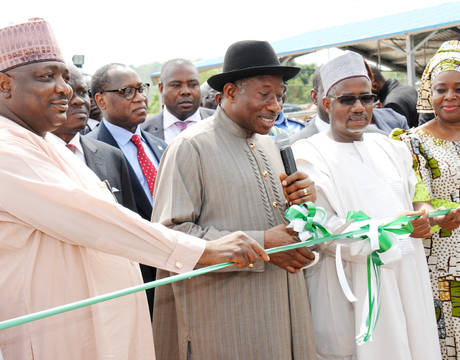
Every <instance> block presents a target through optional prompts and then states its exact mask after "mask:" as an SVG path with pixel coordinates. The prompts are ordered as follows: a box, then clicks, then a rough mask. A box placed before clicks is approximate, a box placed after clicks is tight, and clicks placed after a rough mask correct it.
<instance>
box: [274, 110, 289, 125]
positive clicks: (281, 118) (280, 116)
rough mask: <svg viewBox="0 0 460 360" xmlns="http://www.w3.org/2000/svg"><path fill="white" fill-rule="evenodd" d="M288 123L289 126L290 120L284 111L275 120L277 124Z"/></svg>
mask: <svg viewBox="0 0 460 360" xmlns="http://www.w3.org/2000/svg"><path fill="white" fill-rule="evenodd" d="M280 125H286V126H288V122H287V119H286V116H284V112H282V111H281V112H280V114H279V115H278V119H277V120H276V121H275V126H280Z"/></svg>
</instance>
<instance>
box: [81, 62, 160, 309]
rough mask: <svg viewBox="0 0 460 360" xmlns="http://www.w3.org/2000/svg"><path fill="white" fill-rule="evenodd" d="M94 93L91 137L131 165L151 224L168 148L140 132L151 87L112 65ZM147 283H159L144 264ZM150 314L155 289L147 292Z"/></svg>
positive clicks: (97, 77) (142, 211) (140, 207)
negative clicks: (97, 118) (97, 115)
mask: <svg viewBox="0 0 460 360" xmlns="http://www.w3.org/2000/svg"><path fill="white" fill-rule="evenodd" d="M91 93H92V95H93V97H94V100H95V101H96V103H97V105H98V106H99V108H100V109H101V111H102V115H103V119H102V121H101V124H100V125H99V126H98V127H97V128H96V129H95V130H93V131H91V132H90V133H89V134H88V135H87V137H89V138H93V139H96V140H99V141H103V142H105V143H107V144H109V145H112V146H115V147H117V148H119V149H120V150H121V151H122V152H123V154H124V155H125V157H126V160H127V161H128V171H129V176H130V180H131V187H132V191H133V194H134V199H135V201H136V210H137V213H138V214H139V215H140V216H142V217H143V218H144V219H146V220H149V221H150V218H151V215H152V204H153V200H152V194H153V188H154V183H155V178H156V171H157V169H158V165H159V162H160V159H161V156H162V155H163V152H164V150H165V149H166V146H167V144H166V143H165V142H164V141H163V140H161V139H158V138H157V137H155V136H153V135H152V134H149V133H147V132H145V131H143V130H141V129H140V128H139V125H140V124H142V123H143V122H144V121H145V118H146V116H147V94H148V84H143V83H142V81H141V79H140V77H139V75H138V74H137V73H136V72H135V71H134V70H133V69H131V68H130V67H128V66H125V65H123V64H108V65H105V66H103V67H101V68H100V69H99V70H97V71H96V72H95V73H94V75H93V79H92V83H91ZM141 271H142V276H143V278H144V282H149V281H153V280H155V276H156V269H155V268H151V267H148V266H144V265H142V264H141ZM147 298H148V302H149V307H150V314H152V309H153V289H151V290H147Z"/></svg>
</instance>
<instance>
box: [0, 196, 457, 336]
mask: <svg viewBox="0 0 460 360" xmlns="http://www.w3.org/2000/svg"><path fill="white" fill-rule="evenodd" d="M304 206H307V208H308V213H306V212H305V209H303V207H304ZM300 208H301V209H300V211H299V209H297V208H296V207H294V210H292V214H291V211H290V209H288V211H287V214H288V216H289V217H290V218H292V219H294V218H302V219H303V221H305V223H304V228H306V230H301V231H300V232H303V231H309V232H310V233H311V234H312V235H311V237H310V238H309V239H307V240H305V241H301V242H299V243H293V244H289V245H283V246H279V247H276V248H271V249H267V250H266V252H267V254H274V253H278V252H281V251H287V250H293V249H298V248H301V247H304V246H313V245H316V244H322V243H326V242H331V241H334V240H338V239H344V238H347V237H350V238H357V237H358V238H359V237H362V236H363V235H365V234H367V233H369V231H370V230H369V228H366V227H367V226H368V225H366V226H363V228H359V229H357V230H353V231H349V232H347V233H344V234H335V235H330V233H329V231H328V230H327V229H326V228H325V227H324V225H323V223H324V220H325V219H324V216H323V215H324V214H323V215H318V217H316V216H317V215H316V214H317V213H319V214H321V213H323V211H324V209H321V208H317V207H315V206H314V205H313V203H309V202H308V203H305V205H304V204H302V205H301V206H300ZM318 209H320V210H318ZM449 211H450V210H449V209H447V210H439V211H436V212H432V213H430V217H434V216H438V215H445V214H447V213H448V212H449ZM297 212H298V213H300V214H301V215H293V214H295V213H297ZM359 213H360V212H359ZM306 214H307V215H306ZM351 214H356V213H351ZM362 214H364V213H362ZM353 216H354V215H350V213H349V217H350V218H352V219H357V218H358V217H359V216H355V217H353ZM364 216H366V215H365V214H364ZM366 217H367V216H366ZM417 217H419V216H413V217H411V218H409V219H407V218H406V217H404V219H403V221H402V222H401V223H400V225H402V224H405V222H406V219H407V220H412V219H415V218H417ZM367 219H368V217H367ZM400 219H401V218H400ZM398 220H399V219H397V220H395V221H394V222H390V223H388V224H384V225H382V227H380V226H378V227H377V228H378V231H379V232H380V228H381V229H382V232H384V231H385V232H387V233H388V232H389V233H394V234H396V235H398V233H399V232H400V231H401V233H400V234H399V235H402V233H403V232H404V233H405V232H406V231H408V228H407V229H406V230H401V229H398V226H399V225H397V224H398ZM395 222H396V223H395ZM406 226H407V225H405V226H403V227H404V228H405V227H406ZM390 230H391V231H390ZM300 232H299V233H300ZM307 235H308V234H306V235H305V236H307ZM363 239H366V236H365V237H364V238H363ZM382 239H383V240H382V243H380V244H379V246H380V249H379V250H376V251H375V252H377V253H378V255H376V256H378V257H379V259H380V260H378V262H377V263H376V262H375V261H374V260H373V259H374V253H375V252H373V253H372V254H369V255H368V258H367V260H368V279H370V280H371V281H369V284H370V285H369V288H371V285H372V284H371V282H372V283H373V284H374V286H373V287H372V288H373V289H377V288H380V285H379V284H380V272H379V271H380V269H379V266H380V265H378V264H380V263H383V261H385V260H382V254H383V253H385V252H386V251H387V250H388V249H390V248H391V246H392V245H390V244H389V243H388V242H387V241H386V238H385V237H382ZM366 241H368V240H366ZM379 241H380V235H379ZM388 245H390V246H389V247H388ZM385 249H387V250H385ZM231 265H233V263H223V264H218V265H212V266H208V267H205V268H201V269H196V270H193V271H189V272H186V273H183V274H178V275H173V276H170V277H168V278H165V279H161V280H156V281H152V282H149V283H145V284H141V285H136V286H133V287H130V288H126V289H122V290H118V291H114V292H111V293H108V294H103V295H99V296H95V297H92V298H88V299H84V300H81V301H76V302H73V303H70V304H65V305H61V306H58V307H54V308H51V309H47V310H43V311H39V312H36V313H32V314H27V315H23V316H20V317H17V318H13V319H9V320H5V321H2V322H0V330H3V329H8V328H11V327H14V326H18V325H22V324H26V323H28V322H31V321H36V320H39V319H43V318H46V317H49V316H53V315H57V314H61V313H64V312H67V311H71V310H75V309H79V308H82V307H85V306H90V305H94V304H97V303H100V302H103V301H108V300H111V299H115V298H118V297H121V296H126V295H129V294H133V293H136V292H139V291H143V290H146V289H152V288H155V287H158V286H162V285H166V284H171V283H174V282H176V281H181V280H184V279H189V278H191V277H195V276H199V275H202V274H207V273H210V272H213V271H216V270H219V269H223V268H225V267H227V266H231ZM342 270H343V269H342ZM373 274H374V275H373ZM372 276H374V278H375V280H373V279H372ZM373 293H374V295H375V296H377V297H378V296H379V294H375V291H374V292H373ZM377 303H378V304H380V300H379V299H378V298H377V301H375V300H373V297H372V295H371V293H369V302H368V304H369V305H370V306H369V305H367V306H368V308H369V311H368V310H366V308H365V309H364V311H366V314H367V313H368V312H370V311H372V316H370V315H369V316H367V319H368V320H369V319H373V320H372V323H371V322H370V321H366V328H365V329H364V330H362V329H361V334H363V336H362V339H359V340H360V341H359V342H358V343H359V344H361V343H364V342H366V341H368V340H369V339H370V338H371V336H372V332H373V331H374V329H375V325H376V323H377V319H378V311H377V312H376V311H375V309H374V307H375V306H376V305H375V304H377ZM378 309H379V306H378V307H377V310H378ZM364 317H365V316H363V318H364ZM368 323H369V324H370V326H368ZM361 334H360V335H361Z"/></svg>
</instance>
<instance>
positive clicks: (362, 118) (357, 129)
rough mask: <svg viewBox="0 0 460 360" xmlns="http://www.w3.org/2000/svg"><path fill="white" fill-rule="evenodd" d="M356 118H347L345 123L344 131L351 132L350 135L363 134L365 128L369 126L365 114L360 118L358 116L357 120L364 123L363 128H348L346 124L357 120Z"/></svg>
mask: <svg viewBox="0 0 460 360" xmlns="http://www.w3.org/2000/svg"><path fill="white" fill-rule="evenodd" d="M357 118H358V116H347V122H346V126H345V127H346V129H347V131H349V132H351V133H354V134H359V133H363V132H365V131H366V128H367V126H368V125H369V117H368V116H367V114H363V115H361V116H359V120H364V121H366V123H365V124H366V125H364V126H363V127H361V128H351V127H349V126H348V122H349V121H353V120H355V119H357Z"/></svg>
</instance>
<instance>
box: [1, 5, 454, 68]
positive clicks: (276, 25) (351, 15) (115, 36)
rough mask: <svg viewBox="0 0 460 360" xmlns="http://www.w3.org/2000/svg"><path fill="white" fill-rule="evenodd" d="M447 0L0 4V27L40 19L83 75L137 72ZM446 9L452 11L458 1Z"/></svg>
mask: <svg viewBox="0 0 460 360" xmlns="http://www.w3.org/2000/svg"><path fill="white" fill-rule="evenodd" d="M4 2H6V0H5V1H4ZM449 2H453V0H403V1H401V0H385V1H381V2H379V1H378V0H372V1H369V0H340V1H339V0H323V1H313V0H283V1H279V2H276V1H272V0H266V1H250V0H233V1H221V0H218V1H214V2H213V1H202V0H196V1H183V0H175V1H171V0H164V1H158V0H134V1H129V0H112V1H106V0H79V1H74V2H71V1H64V2H63V1H56V0H33V1H31V0H16V1H9V2H8V3H6V4H2V11H1V13H0V27H5V26H7V25H8V24H11V23H20V22H24V21H27V20H28V19H29V18H31V17H41V18H44V19H46V20H47V21H49V22H50V23H51V26H52V28H53V30H54V33H55V35H56V37H57V41H58V43H59V45H60V47H61V51H62V52H63V54H64V57H65V59H66V61H71V59H72V56H73V55H75V54H78V55H85V64H84V65H83V71H84V72H85V73H89V74H92V73H94V71H96V70H97V69H98V68H99V67H101V66H102V65H105V64H107V63H110V62H120V63H124V64H127V65H135V66H139V65H142V64H146V63H149V62H155V61H158V62H164V61H166V60H169V59H173V58H176V57H181V58H185V59H190V60H192V61H195V60H200V59H212V58H215V57H218V56H220V55H223V54H224V53H225V50H226V49H227V48H228V46H229V45H231V44H232V43H234V42H236V41H240V40H249V39H251V40H267V41H269V42H272V41H275V40H280V39H284V38H286V37H289V36H293V35H297V34H301V33H305V32H308V31H311V30H314V29H319V28H326V27H330V26H335V25H341V24H346V23H352V22H357V21H361V20H366V19H372V18H378V17H381V16H386V15H391V14H396V13H400V12H406V11H411V10H414V9H419V8H426V7H431V6H436V5H437V4H443V3H449ZM454 4H455V6H460V1H455V2H454ZM333 54H334V52H332V55H331V52H329V55H330V56H332V57H333V56H334V55H333ZM327 56H328V53H327V51H323V52H321V53H320V54H318V55H317V57H316V61H317V62H318V64H321V63H322V62H325V61H327ZM299 62H301V63H302V62H303V63H311V62H315V58H314V56H313V57H312V55H310V56H305V57H303V58H299Z"/></svg>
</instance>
